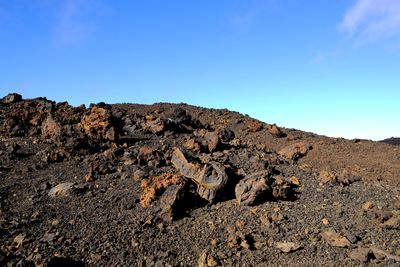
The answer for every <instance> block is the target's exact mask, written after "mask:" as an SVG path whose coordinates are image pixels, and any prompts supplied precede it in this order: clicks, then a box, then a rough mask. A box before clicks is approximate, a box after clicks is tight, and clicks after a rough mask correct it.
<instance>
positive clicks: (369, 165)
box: [0, 93, 400, 267]
mask: <svg viewBox="0 0 400 267" xmlns="http://www.w3.org/2000/svg"><path fill="white" fill-rule="evenodd" d="M276 112H279V110H277V111H276ZM371 127H373V125H371ZM399 185H400V146H397V145H393V144H386V143H380V142H373V141H369V140H360V139H354V140H346V139H343V138H329V137H326V136H320V135H317V134H313V133H307V132H302V131H299V130H296V129H287V128H281V127H279V126H277V125H275V124H267V123H263V122H261V121H258V120H255V119H252V118H250V117H249V116H245V115H242V114H240V113H237V112H232V111H229V110H226V109H206V108H201V107H195V106H190V105H187V104H168V103H157V104H154V105H138V104H113V105H108V104H105V103H98V104H91V105H90V106H89V107H85V106H84V105H82V106H79V107H73V106H71V105H69V104H68V103H67V102H62V103H56V102H54V101H50V100H47V99H46V98H35V99H23V98H22V96H20V95H18V94H15V93H14V94H9V95H7V96H5V97H3V98H2V99H1V100H0V266H157V267H162V266H360V265H361V266H400V231H399V230H400V187H399Z"/></svg>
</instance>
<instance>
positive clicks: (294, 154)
mask: <svg viewBox="0 0 400 267" xmlns="http://www.w3.org/2000/svg"><path fill="white" fill-rule="evenodd" d="M311 149H312V146H311V145H310V144H308V143H306V142H298V143H295V144H292V145H289V146H287V147H284V148H282V149H281V150H279V151H278V154H279V155H281V156H284V157H286V158H288V159H292V160H297V159H299V158H301V157H304V156H305V155H306V154H307V153H308V151H309V150H311Z"/></svg>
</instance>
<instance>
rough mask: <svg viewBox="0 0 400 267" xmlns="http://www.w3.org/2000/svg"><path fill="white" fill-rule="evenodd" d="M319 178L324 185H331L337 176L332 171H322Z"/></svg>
mask: <svg viewBox="0 0 400 267" xmlns="http://www.w3.org/2000/svg"><path fill="white" fill-rule="evenodd" d="M319 178H320V180H321V183H322V184H326V183H330V182H334V181H336V178H337V177H336V174H335V173H334V172H333V171H330V170H322V171H321V172H320V173H319Z"/></svg>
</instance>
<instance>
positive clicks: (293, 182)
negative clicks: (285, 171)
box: [290, 176, 300, 186]
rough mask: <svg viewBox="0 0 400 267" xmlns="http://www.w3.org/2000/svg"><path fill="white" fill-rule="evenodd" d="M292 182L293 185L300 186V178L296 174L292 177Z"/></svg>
mask: <svg viewBox="0 0 400 267" xmlns="http://www.w3.org/2000/svg"><path fill="white" fill-rule="evenodd" d="M290 182H291V183H292V185H296V186H300V180H299V178H297V177H296V176H292V177H290Z"/></svg>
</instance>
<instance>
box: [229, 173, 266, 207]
mask: <svg viewBox="0 0 400 267" xmlns="http://www.w3.org/2000/svg"><path fill="white" fill-rule="evenodd" d="M268 175H269V172H268V171H260V172H257V173H253V174H250V175H248V176H246V177H245V178H244V179H242V180H241V181H240V182H239V183H238V184H237V185H236V187H235V195H236V199H237V201H238V203H239V205H253V204H254V203H256V201H257V200H259V198H260V197H261V196H262V195H263V194H264V193H265V192H267V191H268V182H267V181H268Z"/></svg>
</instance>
